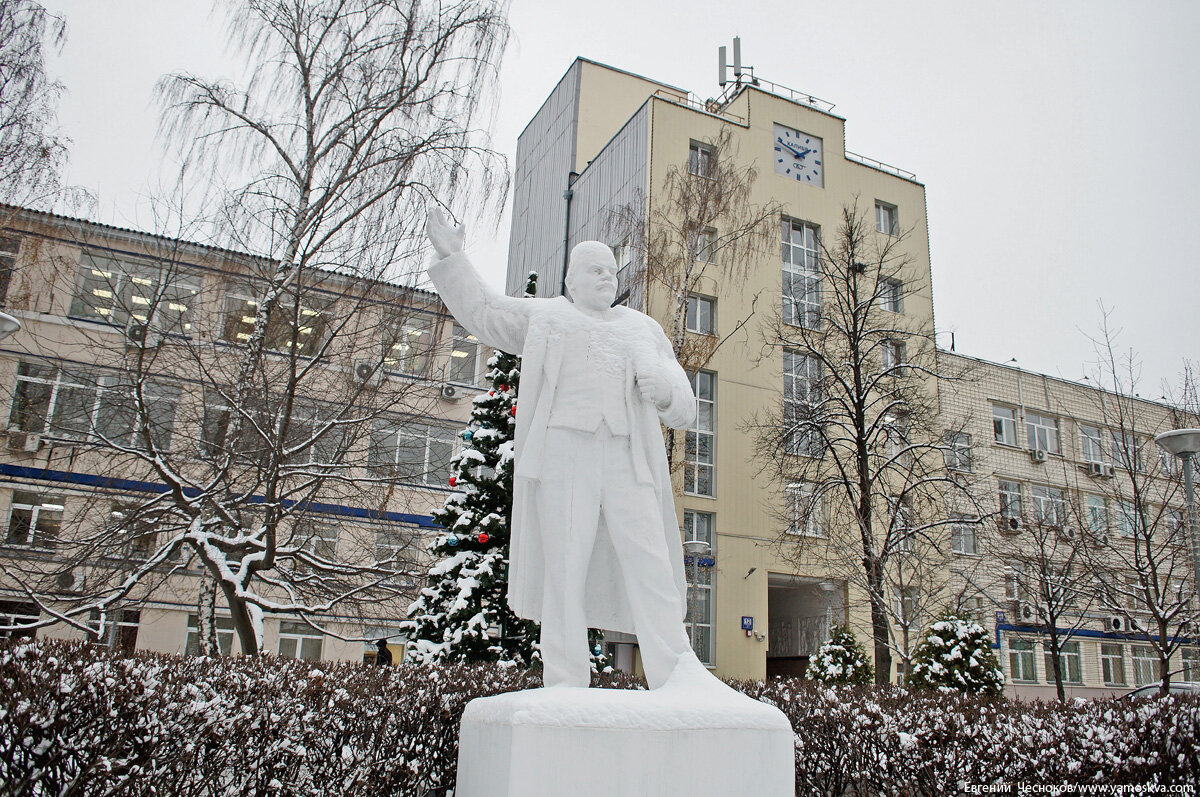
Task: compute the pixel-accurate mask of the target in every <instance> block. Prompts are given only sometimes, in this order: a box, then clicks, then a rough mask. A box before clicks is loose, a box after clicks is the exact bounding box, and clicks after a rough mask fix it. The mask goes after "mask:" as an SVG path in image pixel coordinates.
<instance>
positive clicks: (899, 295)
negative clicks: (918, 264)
mask: <svg viewBox="0 0 1200 797" xmlns="http://www.w3.org/2000/svg"><path fill="white" fill-rule="evenodd" d="M879 282H880V284H881V287H880V290H879V307H880V309H882V310H884V311H885V312H888V313H896V314H897V315H900V314H903V313H904V282H903V281H901V280H899V279H896V278H894V277H880V279H879Z"/></svg>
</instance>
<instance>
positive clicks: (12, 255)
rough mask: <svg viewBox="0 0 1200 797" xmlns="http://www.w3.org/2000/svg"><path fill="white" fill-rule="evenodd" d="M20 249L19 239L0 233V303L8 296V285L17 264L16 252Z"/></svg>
mask: <svg viewBox="0 0 1200 797" xmlns="http://www.w3.org/2000/svg"><path fill="white" fill-rule="evenodd" d="M20 250H21V239H20V238H12V237H9V236H7V235H0V304H2V303H3V302H4V300H5V299H6V298H8V286H9V284H10V283H11V282H12V275H13V271H14V270H15V268H16V265H17V253H18V252H20Z"/></svg>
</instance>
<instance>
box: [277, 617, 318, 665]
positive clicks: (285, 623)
mask: <svg viewBox="0 0 1200 797" xmlns="http://www.w3.org/2000/svg"><path fill="white" fill-rule="evenodd" d="M323 642H324V637H323V636H322V635H321V632H319V631H317V630H316V629H314V628H313V627H312V626H310V625H309V624H308V623H297V622H295V621H292V620H281V621H280V623H279V657H280V658H283V659H304V660H305V661H320V660H321V647H322V643H323Z"/></svg>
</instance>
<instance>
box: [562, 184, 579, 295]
mask: <svg viewBox="0 0 1200 797" xmlns="http://www.w3.org/2000/svg"><path fill="white" fill-rule="evenodd" d="M578 177H579V173H578V172H571V173H570V174H568V175H567V190H565V191H563V199H564V200H565V201H566V210H565V212H564V213H563V267H562V284H561V285H560V286H559V291H558V292H559V294H560V295H562V296H566V295H567V266H568V265H569V262H568V261H569V260H570V258H571V248H570V247H571V197H573V196H574V195H575V192H574V191H573V190H571V186H573V185H575V180H576V179H577V178H578Z"/></svg>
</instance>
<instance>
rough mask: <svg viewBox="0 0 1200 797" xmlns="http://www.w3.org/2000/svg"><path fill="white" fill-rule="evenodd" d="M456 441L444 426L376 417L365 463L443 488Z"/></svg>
mask: <svg viewBox="0 0 1200 797" xmlns="http://www.w3.org/2000/svg"><path fill="white" fill-rule="evenodd" d="M457 440H458V438H457V437H456V436H455V434H454V431H453V430H452V429H450V428H448V427H444V426H436V425H434V424H430V423H422V422H419V421H413V422H401V421H396V420H392V419H386V418H380V419H377V420H376V421H375V422H374V423H373V424H372V427H371V442H370V447H369V450H368V455H367V456H368V464H369V465H370V467H371V468H373V469H374V470H377V471H380V472H383V473H391V474H392V475H394V476H396V477H397V478H399V479H404V480H408V481H414V482H417V483H420V484H427V485H430V486H432V487H445V486H446V483H447V479H449V478H450V460H451V459H453V457H454V451H455V447H456V445H457Z"/></svg>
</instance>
